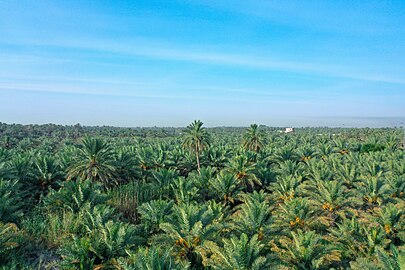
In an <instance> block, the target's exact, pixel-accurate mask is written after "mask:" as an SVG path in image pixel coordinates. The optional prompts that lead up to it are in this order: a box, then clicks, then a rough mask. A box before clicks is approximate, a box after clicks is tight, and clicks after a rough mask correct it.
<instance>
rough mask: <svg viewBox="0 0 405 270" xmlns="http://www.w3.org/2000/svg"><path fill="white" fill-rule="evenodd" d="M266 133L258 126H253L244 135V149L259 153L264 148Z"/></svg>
mask: <svg viewBox="0 0 405 270" xmlns="http://www.w3.org/2000/svg"><path fill="white" fill-rule="evenodd" d="M264 139H265V133H264V131H262V130H259V126H258V125H257V124H251V125H250V127H249V128H248V129H247V130H246V132H245V134H243V147H244V148H245V149H246V150H250V151H255V152H259V151H260V150H261V149H262V148H263V146H264Z"/></svg>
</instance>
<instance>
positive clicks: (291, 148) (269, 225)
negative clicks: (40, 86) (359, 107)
mask: <svg viewBox="0 0 405 270" xmlns="http://www.w3.org/2000/svg"><path fill="white" fill-rule="evenodd" d="M0 130H1V132H2V136H3V135H4V136H7V138H6V143H7V147H5V145H3V147H0V179H1V180H0V269H69V270H70V269H86V270H87V269H100V270H101V269H150V270H152V269H232V270H233V269H246V270H247V269H284V270H285V269H322V270H324V269H339V270H343V269H378V270H383V269H394V270H397V269H402V268H403V267H404V254H403V252H404V247H405V212H404V209H405V196H404V193H405V181H404V179H405V178H404V177H405V165H404V164H405V163H404V162H403V161H404V160H405V152H404V150H403V149H402V148H401V147H400V145H399V143H400V140H401V138H402V136H403V133H402V131H401V130H399V129H340V128H298V129H296V130H295V132H294V133H293V134H284V133H278V132H277V129H276V128H269V127H265V126H260V127H259V126H257V125H252V126H251V127H250V128H248V129H247V130H246V129H245V128H223V127H220V128H204V127H203V124H202V122H201V121H195V122H193V123H192V124H190V125H189V126H188V127H187V128H186V130H183V129H181V128H168V129H160V128H134V129H132V128H131V129H130V128H123V129H120V128H112V127H82V126H80V125H75V126H71V127H63V126H56V125H44V126H22V125H6V124H1V123H0Z"/></svg>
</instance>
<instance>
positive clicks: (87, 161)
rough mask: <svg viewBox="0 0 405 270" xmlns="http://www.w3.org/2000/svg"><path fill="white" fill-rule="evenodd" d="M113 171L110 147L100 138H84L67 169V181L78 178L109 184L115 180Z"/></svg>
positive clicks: (113, 161)
mask: <svg viewBox="0 0 405 270" xmlns="http://www.w3.org/2000/svg"><path fill="white" fill-rule="evenodd" d="M115 171H116V167H115V160H114V151H113V148H112V146H111V145H110V144H109V143H108V142H106V141H104V140H102V139H100V138H90V137H86V138H84V139H83V141H82V145H81V148H79V149H78V151H77V152H76V156H75V158H74V162H73V164H72V165H71V166H70V167H69V169H68V179H72V178H74V177H80V178H82V179H90V180H92V181H100V182H103V183H104V184H111V182H115V180H116V179H115Z"/></svg>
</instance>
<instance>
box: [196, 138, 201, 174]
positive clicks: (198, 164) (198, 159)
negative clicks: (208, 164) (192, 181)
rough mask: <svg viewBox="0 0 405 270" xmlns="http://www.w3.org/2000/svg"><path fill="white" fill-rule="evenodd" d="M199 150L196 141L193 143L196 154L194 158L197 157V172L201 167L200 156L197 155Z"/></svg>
mask: <svg viewBox="0 0 405 270" xmlns="http://www.w3.org/2000/svg"><path fill="white" fill-rule="evenodd" d="M199 152H200V151H199V147H198V143H197V144H196V145H195V156H196V158H197V170H198V173H199V174H200V173H201V172H200V169H201V165H200V157H199V154H200V153H199Z"/></svg>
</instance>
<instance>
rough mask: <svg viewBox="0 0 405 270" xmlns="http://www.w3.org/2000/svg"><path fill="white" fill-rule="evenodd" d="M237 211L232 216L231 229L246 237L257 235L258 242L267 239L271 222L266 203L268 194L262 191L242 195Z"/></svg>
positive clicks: (267, 203) (268, 205)
mask: <svg viewBox="0 0 405 270" xmlns="http://www.w3.org/2000/svg"><path fill="white" fill-rule="evenodd" d="M240 197H241V201H243V202H244V203H243V204H241V205H239V206H238V208H237V211H236V212H235V213H234V214H233V215H232V220H233V227H234V228H235V229H236V231H238V232H239V233H246V234H247V235H248V236H250V237H251V236H253V235H254V234H257V235H258V239H259V240H263V239H264V238H268V236H269V235H267V234H266V233H267V232H268V231H269V226H270V222H271V218H272V217H271V208H270V204H269V202H268V194H266V193H264V192H263V190H261V191H260V192H256V191H255V192H253V193H246V194H242V195H241V196H240Z"/></svg>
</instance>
